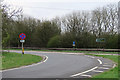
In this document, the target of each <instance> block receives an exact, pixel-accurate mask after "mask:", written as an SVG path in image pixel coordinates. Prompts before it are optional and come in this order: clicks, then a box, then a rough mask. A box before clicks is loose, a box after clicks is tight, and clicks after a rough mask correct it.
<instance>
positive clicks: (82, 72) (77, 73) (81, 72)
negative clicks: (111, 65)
mask: <svg viewBox="0 0 120 80" xmlns="http://www.w3.org/2000/svg"><path fill="white" fill-rule="evenodd" d="M96 68H98V66H96V67H94V68H92V69H89V70H87V71H84V72H81V73H77V74H74V75H71V76H70V77H75V76H79V75H81V74H84V73H87V72H90V71H92V70H94V69H96Z"/></svg>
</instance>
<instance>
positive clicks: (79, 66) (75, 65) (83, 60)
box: [2, 51, 115, 78]
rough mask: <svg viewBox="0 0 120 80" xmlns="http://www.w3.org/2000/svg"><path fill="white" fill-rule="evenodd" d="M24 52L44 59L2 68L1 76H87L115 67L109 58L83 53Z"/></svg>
mask: <svg viewBox="0 0 120 80" xmlns="http://www.w3.org/2000/svg"><path fill="white" fill-rule="evenodd" d="M12 52H17V53H21V51H12ZM25 54H34V55H39V56H41V55H42V56H45V57H46V59H45V61H44V62H41V63H38V64H37V65H32V66H26V67H21V68H16V69H10V70H4V71H3V74H2V77H3V78H87V77H92V75H94V74H98V73H101V72H103V71H106V70H108V69H110V68H113V67H115V64H114V62H112V61H111V60H108V59H104V58H100V57H92V56H87V55H83V54H62V52H61V53H50V52H49V53H45V52H39V51H25Z"/></svg>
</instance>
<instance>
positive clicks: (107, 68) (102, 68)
mask: <svg viewBox="0 0 120 80" xmlns="http://www.w3.org/2000/svg"><path fill="white" fill-rule="evenodd" d="M98 68H99V69H109V68H106V67H98Z"/></svg>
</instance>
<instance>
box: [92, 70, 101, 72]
mask: <svg viewBox="0 0 120 80" xmlns="http://www.w3.org/2000/svg"><path fill="white" fill-rule="evenodd" d="M93 72H103V71H99V70H93Z"/></svg>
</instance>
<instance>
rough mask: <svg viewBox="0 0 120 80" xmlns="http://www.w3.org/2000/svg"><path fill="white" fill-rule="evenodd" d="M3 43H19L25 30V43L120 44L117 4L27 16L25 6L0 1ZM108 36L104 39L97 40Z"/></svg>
mask: <svg viewBox="0 0 120 80" xmlns="http://www.w3.org/2000/svg"><path fill="white" fill-rule="evenodd" d="M1 12H2V45H3V47H20V46H21V43H20V39H19V34H20V33H25V34H26V39H25V43H24V46H26V47H40V48H72V47H73V46H72V44H73V41H75V43H76V46H75V47H76V48H118V46H119V44H118V36H119V33H118V8H117V5H111V4H110V5H107V6H105V7H101V8H96V9H94V10H91V11H76V12H73V13H70V14H66V15H65V16H63V17H56V18H53V19H51V20H41V19H35V18H32V17H30V16H24V15H23V14H22V9H20V8H18V9H11V8H10V7H9V6H6V5H1ZM97 38H105V42H102V43H98V42H96V39H97Z"/></svg>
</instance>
